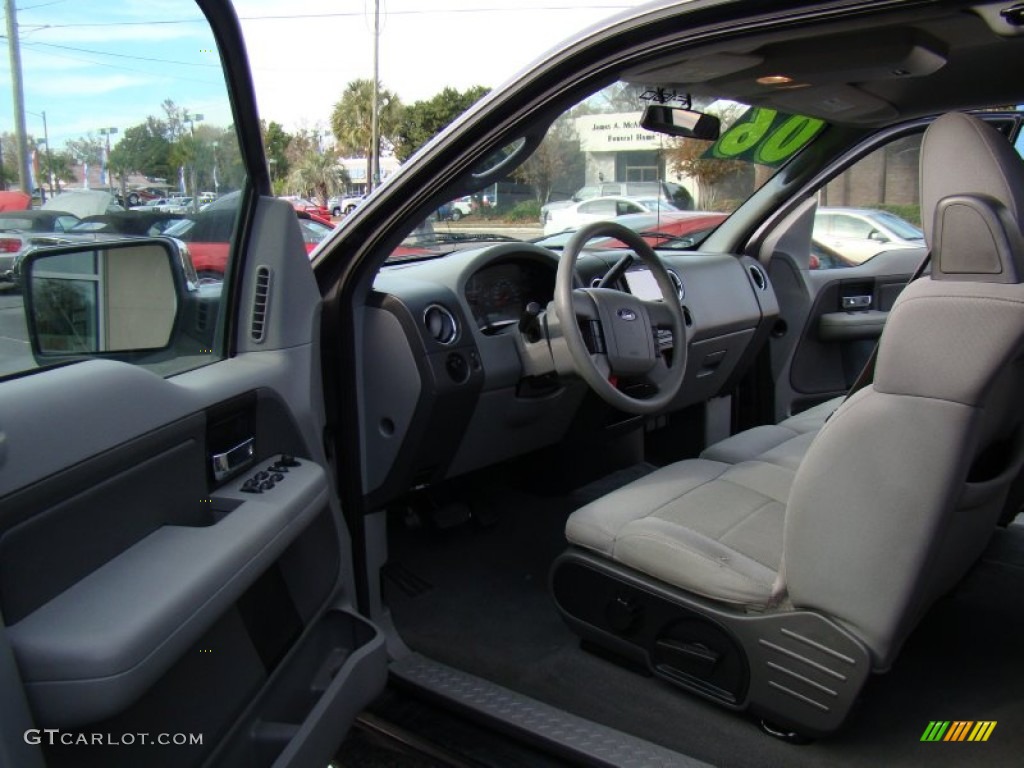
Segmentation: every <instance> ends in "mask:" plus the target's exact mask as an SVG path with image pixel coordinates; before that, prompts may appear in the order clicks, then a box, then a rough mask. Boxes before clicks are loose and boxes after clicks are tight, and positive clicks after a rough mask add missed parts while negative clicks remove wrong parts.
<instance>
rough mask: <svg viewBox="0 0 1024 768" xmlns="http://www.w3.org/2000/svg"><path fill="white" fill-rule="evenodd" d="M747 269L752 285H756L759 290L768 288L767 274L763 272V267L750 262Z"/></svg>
mask: <svg viewBox="0 0 1024 768" xmlns="http://www.w3.org/2000/svg"><path fill="white" fill-rule="evenodd" d="M747 271H748V272H749V273H750V279H751V280H753V281H754V285H756V286H757V289H758V290H759V291H767V290H768V275H766V274H765V273H764V270H763V269H761V268H760V267H759V266H757V265H756V264H751V265H750V266H749V267H747Z"/></svg>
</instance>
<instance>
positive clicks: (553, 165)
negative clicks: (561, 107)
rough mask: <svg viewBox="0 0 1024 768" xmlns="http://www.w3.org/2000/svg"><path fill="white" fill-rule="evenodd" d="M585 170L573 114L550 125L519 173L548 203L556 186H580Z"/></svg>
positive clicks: (518, 177)
mask: <svg viewBox="0 0 1024 768" xmlns="http://www.w3.org/2000/svg"><path fill="white" fill-rule="evenodd" d="M584 170H585V169H584V157H583V153H582V152H580V140H579V137H578V136H577V135H576V125H575V123H574V121H573V117H572V116H570V115H563V116H562V117H560V118H559V119H558V120H556V121H555V123H554V124H553V125H552V126H551V128H549V129H548V132H547V134H546V135H545V136H544V141H542V142H541V143H540V146H539V147H537V149H536V150H535V151H534V153H533V154H532V155H530V157H529V158H528V159H527V160H526V162H524V163H523V164H522V165H521V166H520V167H519V168H517V169H516V172H515V177H516V178H517V179H519V180H520V181H522V182H524V183H526V184H532V185H533V188H534V192H535V193H536V195H537V200H539V201H540V202H541V203H546V202H548V200H549V199H550V198H551V192H552V191H553V190H556V189H557V190H567V189H572V190H574V189H576V188H577V187H578V186H579V185H580V184H581V183H582V181H583V177H584Z"/></svg>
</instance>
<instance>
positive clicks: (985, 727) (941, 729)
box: [921, 720, 997, 741]
mask: <svg viewBox="0 0 1024 768" xmlns="http://www.w3.org/2000/svg"><path fill="white" fill-rule="evenodd" d="M996 722H997V721H995V720H978V721H974V720H953V721H950V720H932V721H931V722H930V723H928V727H927V728H925V729H924V733H923V734H921V741H988V737H989V736H991V735H992V731H994V730H995V729H996Z"/></svg>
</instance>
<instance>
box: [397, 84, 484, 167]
mask: <svg viewBox="0 0 1024 768" xmlns="http://www.w3.org/2000/svg"><path fill="white" fill-rule="evenodd" d="M488 93H490V88H485V87H484V86H482V85H474V86H473V87H472V88H468V89H467V90H465V91H463V92H461V93H460V92H459V91H457V90H455V89H454V88H445V89H444V90H443V91H441V92H440V93H438V94H437V95H436V96H433V97H431V98H429V99H427V100H425V101H417V102H414V103H413V104H411V105H409V106H407V107H405V109H404V110H402V117H401V120H400V121H399V123H398V129H397V131H396V137H395V139H396V140H395V154H396V155H397V156H398V159H399V160H402V161H404V160H407V159H408V158H409V157H410V156H411V155H412V154H413V153H414V152H415V151H416V150H417V149H419V148H420V147H422V146H423V145H424V144H426V143H427V142H428V141H430V140H431V139H432V138H434V136H436V135H437V134H438V133H440V132H441V130H442V129H444V128H445V127H447V126H448V125H449V124H450V123H451V122H452V121H453V120H455V119H456V118H457V117H458V116H459V115H461V114H462V113H463V112H465V111H466V110H467V109H469V108H470V107H471V106H473V105H474V104H475V103H476V102H478V101H479V100H480V99H482V98H483V97H484V96H486V95H487V94H488Z"/></svg>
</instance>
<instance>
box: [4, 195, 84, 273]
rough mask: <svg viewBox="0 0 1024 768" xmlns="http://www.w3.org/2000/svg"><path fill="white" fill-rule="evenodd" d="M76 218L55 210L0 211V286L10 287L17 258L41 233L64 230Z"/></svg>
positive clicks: (46, 233) (77, 220) (74, 222)
mask: <svg viewBox="0 0 1024 768" xmlns="http://www.w3.org/2000/svg"><path fill="white" fill-rule="evenodd" d="M78 222H79V218H78V217H77V216H75V215H73V214H70V213H67V212H66V211H57V210H46V211H42V210H5V211H0V288H13V287H16V285H17V283H16V280H15V269H16V267H17V264H18V261H19V260H20V259H21V257H22V256H24V254H25V253H26V252H27V251H28V250H29V249H30V248H32V246H33V245H34V244H35V243H36V242H37V241H38V240H39V239H40V238H42V237H45V236H46V235H48V234H53V233H59V232H67V231H69V230H70V229H71V228H72V227H74V226H75V224H77V223H78Z"/></svg>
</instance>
